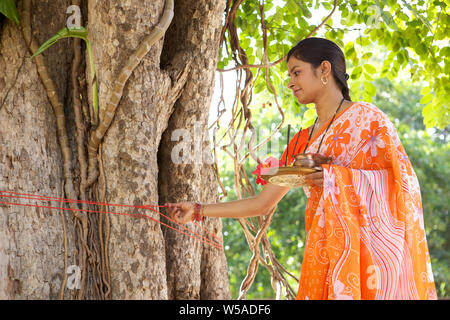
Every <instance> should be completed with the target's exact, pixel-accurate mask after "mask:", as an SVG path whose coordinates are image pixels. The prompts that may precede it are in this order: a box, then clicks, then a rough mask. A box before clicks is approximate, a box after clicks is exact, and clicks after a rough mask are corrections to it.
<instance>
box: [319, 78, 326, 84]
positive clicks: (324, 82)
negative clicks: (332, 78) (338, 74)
mask: <svg viewBox="0 0 450 320" xmlns="http://www.w3.org/2000/svg"><path fill="white" fill-rule="evenodd" d="M320 80H321V81H322V83H323V84H324V85H326V84H327V83H328V79H327V78H325V81H323V77H321V78H320Z"/></svg>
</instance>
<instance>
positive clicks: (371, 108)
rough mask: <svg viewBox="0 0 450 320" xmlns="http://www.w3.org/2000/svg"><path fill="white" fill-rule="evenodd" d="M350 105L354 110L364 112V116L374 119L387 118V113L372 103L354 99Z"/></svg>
mask: <svg viewBox="0 0 450 320" xmlns="http://www.w3.org/2000/svg"><path fill="white" fill-rule="evenodd" d="M352 107H353V109H354V111H356V112H358V113H361V114H364V115H365V117H372V118H374V120H381V119H382V120H389V117H388V116H387V114H385V113H384V112H383V110H381V109H380V108H379V107H377V106H376V105H374V104H373V103H370V102H365V101H356V102H355V103H354V105H353V106H352Z"/></svg>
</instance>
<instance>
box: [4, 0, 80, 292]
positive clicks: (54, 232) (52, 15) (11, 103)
mask: <svg viewBox="0 0 450 320" xmlns="http://www.w3.org/2000/svg"><path fill="white" fill-rule="evenodd" d="M17 4H18V7H19V8H20V6H21V3H20V1H19V2H18V3H17ZM62 7H64V8H66V7H67V1H54V0H52V1H40V4H39V6H36V12H35V14H34V15H33V17H34V19H33V20H32V25H33V30H37V29H40V30H41V31H40V32H36V33H34V36H35V37H36V39H37V40H38V41H39V42H42V41H44V40H45V39H47V38H48V37H50V36H51V35H52V34H54V33H55V32H56V31H57V30H58V26H61V25H63V24H64V23H65V20H66V17H65V11H62V10H60V8H62ZM44 26H45V27H44ZM71 54H72V53H71V50H70V49H69V43H68V42H60V43H58V44H56V45H55V47H54V48H53V50H52V51H49V52H48V53H47V55H46V60H47V63H48V62H49V61H52V64H53V65H54V68H52V69H51V75H52V77H53V79H55V82H56V83H57V84H58V86H57V90H58V94H59V95H60V96H61V97H65V95H66V90H67V75H68V70H69V68H70V64H69V61H70V59H71ZM29 57H30V54H29V51H28V48H27V46H26V44H25V41H24V39H23V37H22V33H21V31H20V28H19V27H18V26H17V25H15V24H14V23H12V22H11V21H9V20H5V21H4V25H3V29H2V32H1V39H0V190H3V191H5V190H10V191H15V192H23V193H32V194H40V195H52V196H54V197H62V196H63V194H62V162H61V151H60V148H59V145H58V142H57V137H56V126H55V117H54V115H53V111H52V108H51V106H50V104H49V102H48V98H47V95H46V93H45V89H44V87H43V85H42V83H41V81H40V79H39V76H38V74H37V70H36V66H35V64H34V63H33V61H31V60H30V59H29ZM1 201H9V202H17V200H15V199H8V198H2V199H1ZM21 202H22V203H28V202H29V201H28V200H21ZM41 205H51V206H58V204H57V203H55V202H51V203H50V202H45V203H41ZM61 215H63V217H64V219H65V224H66V228H67V237H68V241H69V247H68V252H67V254H68V261H69V263H70V261H72V260H73V259H72V257H73V252H74V245H73V241H72V239H73V228H72V227H71V224H70V222H69V221H70V220H71V219H72V216H71V214H70V213H60V212H59V211H51V210H49V209H41V208H27V207H19V206H11V205H0V299H40V298H51V299H53V298H57V297H58V295H59V289H60V287H61V283H62V279H63V276H64V234H63V232H62V230H63V226H62V220H61Z"/></svg>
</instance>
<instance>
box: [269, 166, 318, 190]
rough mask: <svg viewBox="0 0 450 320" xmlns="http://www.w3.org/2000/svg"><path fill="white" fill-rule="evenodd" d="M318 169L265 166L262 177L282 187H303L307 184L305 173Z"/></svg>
mask: <svg viewBox="0 0 450 320" xmlns="http://www.w3.org/2000/svg"><path fill="white" fill-rule="evenodd" d="M317 171H320V170H318V169H315V168H303V167H300V166H290V167H279V168H264V169H263V170H261V178H263V179H264V180H266V181H267V182H270V183H271V184H275V185H278V186H282V187H302V186H304V185H306V181H305V178H304V175H306V174H309V173H313V172H317Z"/></svg>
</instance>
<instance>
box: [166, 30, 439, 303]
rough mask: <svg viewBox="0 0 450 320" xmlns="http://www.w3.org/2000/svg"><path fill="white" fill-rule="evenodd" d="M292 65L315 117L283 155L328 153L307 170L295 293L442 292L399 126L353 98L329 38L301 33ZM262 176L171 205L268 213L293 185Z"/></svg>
mask: <svg viewBox="0 0 450 320" xmlns="http://www.w3.org/2000/svg"><path fill="white" fill-rule="evenodd" d="M287 64H288V71H289V75H290V79H291V80H290V82H289V88H291V89H292V91H293V94H294V96H295V97H296V98H297V100H298V101H299V102H300V103H302V104H308V103H314V104H315V107H316V111H317V118H316V121H315V123H314V125H313V126H311V127H310V128H306V129H304V130H301V131H300V132H299V133H297V134H296V135H294V137H293V138H292V140H291V141H290V142H289V144H288V147H287V148H286V149H285V151H284V153H283V155H282V157H281V159H280V161H284V160H285V159H287V162H288V164H290V163H292V161H293V156H294V155H295V154H298V153H302V152H306V153H320V154H321V155H323V156H327V157H331V159H332V160H331V162H329V163H327V164H323V165H321V170H320V171H319V172H316V173H312V174H309V175H307V176H306V179H307V181H308V182H309V185H308V187H304V191H305V193H306V195H307V197H308V201H307V205H306V212H305V220H306V223H305V224H306V231H307V239H306V247H305V253H304V258H303V262H302V267H301V272H300V283H299V289H298V294H297V299H346V300H347V299H348V300H349V299H437V296H436V290H435V286H434V280H433V273H432V270H431V262H430V256H429V253H428V247H427V241H426V237H425V231H424V223H423V212H422V203H421V195H420V187H419V182H418V180H417V176H416V175H415V173H414V170H413V168H412V166H411V162H410V161H409V159H408V156H407V155H406V152H405V150H404V149H403V146H402V144H401V142H400V140H399V138H398V135H397V132H396V130H395V127H394V126H393V124H392V123H391V121H390V120H389V118H388V117H387V116H386V115H385V114H384V113H383V112H382V111H381V110H379V109H378V108H377V107H376V106H374V105H372V104H370V103H365V102H352V101H351V99H350V96H349V89H348V85H347V79H348V75H347V74H346V67H345V58H344V55H343V53H342V51H341V49H340V48H339V47H338V46H337V45H336V44H335V43H333V42H332V41H329V40H326V39H321V38H308V39H304V40H302V41H300V42H299V43H298V44H297V45H296V46H295V47H293V48H292V49H291V50H290V52H289V53H288V56H287ZM294 149H295V150H294ZM287 153H288V154H287ZM286 155H287V158H286ZM258 181H262V180H261V179H260V177H258ZM262 184H264V188H263V190H262V191H261V192H260V193H259V194H258V195H257V196H255V197H252V198H247V199H242V200H236V201H230V202H224V203H216V204H203V205H201V204H198V203H195V204H193V203H190V202H180V203H174V204H172V203H171V204H168V205H169V214H170V215H171V216H172V217H173V218H174V219H176V220H177V221H178V222H182V223H186V222H189V221H191V220H192V219H194V218H195V219H196V220H199V219H202V218H203V216H206V217H231V218H242V217H249V216H257V215H263V214H266V213H268V212H270V211H271V209H272V208H273V207H274V206H276V205H277V203H278V202H279V201H280V200H281V198H282V197H283V196H284V195H285V194H286V193H287V192H288V191H289V187H282V186H276V185H273V184H270V183H265V182H264V181H262Z"/></svg>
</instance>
